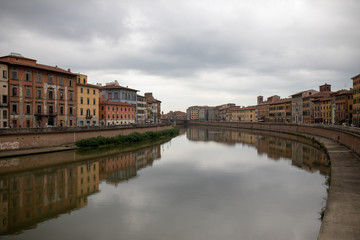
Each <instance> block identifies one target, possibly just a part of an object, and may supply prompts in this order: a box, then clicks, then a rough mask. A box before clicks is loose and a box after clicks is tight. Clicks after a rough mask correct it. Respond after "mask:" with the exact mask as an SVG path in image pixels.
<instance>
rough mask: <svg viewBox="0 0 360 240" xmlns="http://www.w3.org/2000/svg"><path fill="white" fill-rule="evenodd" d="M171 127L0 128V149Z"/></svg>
mask: <svg viewBox="0 0 360 240" xmlns="http://www.w3.org/2000/svg"><path fill="white" fill-rule="evenodd" d="M171 128H172V126H171V125H170V124H152V125H139V126H109V127H76V128H38V129H35V128H34V129H4V130H0V151H4V150H19V149H30V148H40V147H52V146H60V145H65V144H73V143H75V142H76V141H78V140H81V139H86V138H92V137H97V136H103V137H114V136H117V135H127V134H130V133H133V132H138V133H145V132H150V131H161V130H165V129H171Z"/></svg>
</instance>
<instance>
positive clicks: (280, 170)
mask: <svg viewBox="0 0 360 240" xmlns="http://www.w3.org/2000/svg"><path fill="white" fill-rule="evenodd" d="M183 131H186V137H185V136H181V137H178V138H176V139H174V140H175V141H174V143H171V142H168V143H166V144H162V145H161V144H158V145H154V146H151V147H146V148H142V149H138V150H135V151H127V152H119V151H118V150H117V149H105V150H101V151H91V152H79V151H70V152H62V153H56V154H43V155H38V156H27V157H18V158H11V159H0V210H1V211H0V235H8V236H6V237H9V238H16V237H18V236H23V237H25V238H27V239H39V238H41V237H44V236H45V237H48V236H49V234H53V231H55V230H54V229H55V228H56V229H64V230H56V231H58V234H57V235H56V238H57V239H66V238H76V237H81V238H86V237H84V236H85V235H84V234H85V231H84V229H86V232H87V233H88V235H87V237H88V238H90V239H99V238H104V236H105V235H106V236H107V237H108V238H116V237H117V236H119V232H120V233H121V234H122V236H123V237H124V238H125V239H159V238H161V237H162V238H164V236H167V238H171V239H210V238H211V237H212V238H214V239H218V238H220V237H223V236H226V235H224V234H229V235H228V236H232V237H233V238H238V237H239V236H240V235H241V234H242V235H241V236H244V238H245V239H250V238H252V237H254V236H259V237H258V238H256V237H255V238H254V239H294V238H293V237H294V232H293V231H294V230H293V229H292V228H291V227H292V226H294V225H296V224H298V227H299V228H300V229H299V231H298V233H296V234H298V235H299V236H300V237H299V238H298V239H310V238H311V237H309V236H316V231H317V229H318V227H319V226H318V225H316V224H319V223H318V222H317V219H316V217H315V218H314V219H310V221H309V219H308V218H307V217H308V215H307V214H308V213H309V212H310V213H314V215H315V216H316V215H317V211H318V210H320V209H321V206H317V205H316V204H315V205H313V204H312V201H313V196H314V195H316V194H317V193H318V192H319V186H318V185H317V183H318V182H315V184H313V183H314V181H318V178H317V176H315V175H316V174H310V173H312V172H315V171H320V172H321V173H322V174H327V173H328V167H327V166H328V159H327V157H326V154H324V153H323V152H321V151H319V150H318V149H317V146H316V145H313V143H312V142H311V141H310V140H307V139H304V138H298V137H296V136H289V135H281V134H278V133H269V134H268V135H258V133H257V132H252V131H236V130H223V129H215V128H210V129H206V128H188V129H186V130H183ZM188 140H190V141H188ZM195 142H196V143H198V144H197V145H194V143H195ZM209 143H210V144H211V146H208V145H210V144H209ZM212 143H214V144H212ZM219 143H220V144H219ZM239 145H240V147H239ZM224 146H225V148H224ZM229 148H230V149H229ZM248 149H250V150H251V151H248ZM165 150H166V154H165V153H164V152H165ZM231 150H234V151H231ZM239 151H240V152H239ZM253 152H254V154H253ZM164 155H165V156H164ZM161 157H163V159H162V161H159V160H160V158H161ZM212 157H213V158H212ZM268 158H269V159H272V160H273V161H268ZM156 160H157V163H158V164H157V165H156V167H154V168H152V169H149V168H148V169H149V171H143V172H142V173H141V175H142V177H138V176H139V171H141V170H143V169H145V168H147V167H149V166H153V164H154V161H156ZM284 161H286V162H291V164H292V165H293V166H296V167H298V168H302V169H305V170H306V171H307V172H304V171H298V169H296V168H292V167H290V168H291V169H292V170H294V171H291V170H289V169H288V168H289V165H288V164H285V165H286V166H284V164H281V162H284ZM269 163H270V164H269ZM278 163H279V164H278ZM249 165H251V166H249ZM150 170H151V171H150ZM304 176H306V178H305V177H304ZM302 179H305V180H304V181H303V180H302ZM314 179H315V180H314ZM303 185H306V186H310V185H311V187H309V188H307V189H302V186H303ZM320 185H321V184H320ZM120 186H121V188H120ZM320 188H321V186H320ZM319 195H320V199H321V194H319ZM314 198H316V199H318V196H315V197H314ZM91 199H96V200H95V201H92V202H91ZM104 199H106V203H104ZM264 199H265V200H264ZM298 201H300V203H301V204H302V205H301V206H300V204H299V203H298ZM99 203H101V204H99ZM276 204H277V205H276ZM95 205H96V206H95ZM99 205H100V207H99ZM304 206H305V207H304ZM85 207H86V208H85ZM283 208H285V209H286V211H287V212H288V213H289V214H288V215H286V214H284V213H283V210H282V209H283ZM304 208H306V209H305V210H304ZM79 209H83V210H84V211H78V210H79ZM314 209H315V210H314ZM85 210H86V211H85ZM79 212H81V214H80V213H79ZM66 213H79V214H78V216H77V217H76V216H75V217H74V216H73V214H72V216H69V217H67V218H66V220H64V221H60V220H61V219H64V215H65V214H66ZM263 213H265V215H262V214H263ZM245 216H246V217H245ZM284 216H285V217H284ZM54 218H58V219H57V222H56V223H54V222H53V223H49V221H48V220H50V219H54ZM283 218H285V220H284V221H283V222H281V221H280V220H279V219H281V220H283ZM304 219H305V220H304ZM277 220H279V221H280V224H279V226H277ZM41 222H43V223H45V222H47V223H49V224H48V225H46V226H45V227H44V225H45V224H43V225H42V226H43V228H41V229H40V230H39V228H40V225H39V223H41ZM74 224H78V225H77V229H72V231H71V233H69V229H70V228H72V226H73V225H74ZM314 225H315V227H314ZM177 226H182V227H181V228H180V227H177ZM213 226H217V227H218V228H217V229H215V228H214V227H213ZM309 226H310V227H312V228H311V229H310V230H308V227H309ZM32 228H34V229H36V230H39V231H37V232H36V231H35V230H30V231H23V230H26V229H32ZM252 228H253V229H252ZM287 228H288V229H287ZM302 228H303V229H302ZM314 228H315V230H314ZM99 229H101V231H98V230H99ZM247 230H253V232H250V231H249V232H247ZM214 231H215V232H214ZM282 231H284V232H286V231H287V232H286V233H284V234H283V233H282ZM22 232H24V233H22ZM105 232H106V234H105ZM254 232H255V233H254ZM14 233H17V234H18V233H20V235H14ZM101 234H103V235H101ZM104 234H105V235H104ZM162 234H165V235H162ZM232 234H233V235H232ZM269 234H271V237H269V236H270V235H269ZM29 235H30V236H29ZM185 235H186V236H187V237H186V236H185ZM246 236H248V237H246ZM274 236H276V238H275V237H274ZM277 236H282V237H277ZM54 239H55V236H54Z"/></svg>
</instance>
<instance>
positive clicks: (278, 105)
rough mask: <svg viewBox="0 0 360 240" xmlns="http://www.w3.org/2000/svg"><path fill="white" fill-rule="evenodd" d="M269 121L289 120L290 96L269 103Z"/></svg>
mask: <svg viewBox="0 0 360 240" xmlns="http://www.w3.org/2000/svg"><path fill="white" fill-rule="evenodd" d="M269 121H270V122H285V123H290V122H291V98H284V99H280V100H278V101H276V102H272V103H270V105H269Z"/></svg>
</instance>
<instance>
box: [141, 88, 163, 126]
mask: <svg viewBox="0 0 360 240" xmlns="http://www.w3.org/2000/svg"><path fill="white" fill-rule="evenodd" d="M145 99H146V106H147V121H149V122H153V123H155V122H160V115H161V101H159V100H157V99H155V98H154V96H153V94H152V93H145Z"/></svg>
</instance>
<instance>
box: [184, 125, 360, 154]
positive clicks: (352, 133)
mask: <svg viewBox="0 0 360 240" xmlns="http://www.w3.org/2000/svg"><path fill="white" fill-rule="evenodd" d="M187 125H191V126H195V125H198V126H199V125H200V126H218V127H232V128H244V129H256V130H264V131H276V132H285V133H299V134H302V133H303V134H311V135H315V136H320V137H325V138H328V139H331V140H334V141H336V142H337V143H339V144H342V145H344V146H346V147H348V148H350V149H351V150H352V151H354V152H355V153H356V154H358V155H360V129H357V128H352V127H345V126H328V125H319V124H316V125H297V124H283V123H257V122H254V123H231V122H214V123H211V122H199V121H188V122H187Z"/></svg>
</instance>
